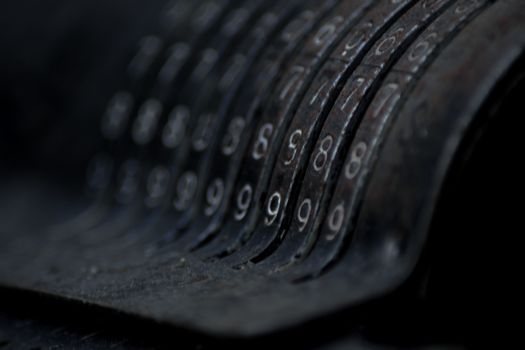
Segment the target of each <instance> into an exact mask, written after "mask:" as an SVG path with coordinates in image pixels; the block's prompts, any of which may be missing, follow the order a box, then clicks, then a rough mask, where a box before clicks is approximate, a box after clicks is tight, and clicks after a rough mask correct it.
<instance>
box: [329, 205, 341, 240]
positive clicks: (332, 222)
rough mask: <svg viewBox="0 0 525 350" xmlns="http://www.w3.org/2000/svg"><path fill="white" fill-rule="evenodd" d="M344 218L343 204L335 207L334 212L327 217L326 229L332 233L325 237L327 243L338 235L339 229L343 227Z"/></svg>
mask: <svg viewBox="0 0 525 350" xmlns="http://www.w3.org/2000/svg"><path fill="white" fill-rule="evenodd" d="M344 216H345V207H344V203H341V204H339V205H338V206H337V207H335V208H334V210H332V212H331V213H330V215H329V216H328V228H329V229H330V231H332V233H331V234H328V235H327V236H326V239H327V240H328V241H332V240H334V239H335V237H336V235H337V234H338V233H339V230H341V227H343V219H344Z"/></svg>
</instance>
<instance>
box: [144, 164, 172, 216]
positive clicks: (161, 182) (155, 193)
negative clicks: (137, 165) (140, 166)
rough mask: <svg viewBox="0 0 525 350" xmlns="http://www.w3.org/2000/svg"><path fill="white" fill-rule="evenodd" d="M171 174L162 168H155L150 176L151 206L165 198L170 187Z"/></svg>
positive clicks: (149, 196)
mask: <svg viewBox="0 0 525 350" xmlns="http://www.w3.org/2000/svg"><path fill="white" fill-rule="evenodd" d="M169 179H170V172H169V171H168V170H167V169H166V168H164V167H162V166H159V167H156V168H154V169H153V170H152V171H151V173H150V174H149V176H148V181H147V191H148V198H149V201H148V202H151V203H150V204H151V206H155V205H157V204H158V201H159V199H161V198H163V197H164V195H165V194H166V191H167V189H168V186H169Z"/></svg>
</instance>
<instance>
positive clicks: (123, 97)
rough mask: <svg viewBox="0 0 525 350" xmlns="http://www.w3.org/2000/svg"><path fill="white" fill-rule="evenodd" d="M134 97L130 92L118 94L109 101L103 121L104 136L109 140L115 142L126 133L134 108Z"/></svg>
mask: <svg viewBox="0 0 525 350" xmlns="http://www.w3.org/2000/svg"><path fill="white" fill-rule="evenodd" d="M133 103H134V102H133V96H131V94H130V93H128V92H118V93H117V94H116V95H115V96H114V97H113V98H112V99H111V101H109V104H108V108H107V110H106V113H105V114H104V118H103V119H102V134H103V135H104V137H106V138H107V139H109V140H115V139H117V138H118V137H120V135H122V132H123V131H124V128H125V126H126V123H127V121H128V119H129V114H130V113H131V109H132V108H133Z"/></svg>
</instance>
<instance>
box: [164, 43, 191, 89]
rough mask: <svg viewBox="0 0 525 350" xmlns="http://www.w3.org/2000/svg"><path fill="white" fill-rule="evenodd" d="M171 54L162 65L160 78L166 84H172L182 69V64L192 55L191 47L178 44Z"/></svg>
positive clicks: (174, 46)
mask: <svg viewBox="0 0 525 350" xmlns="http://www.w3.org/2000/svg"><path fill="white" fill-rule="evenodd" d="M170 51H171V54H170V56H169V57H168V59H167V60H166V62H165V63H164V64H163V65H162V68H161V69H160V72H159V75H158V78H159V80H160V81H161V82H162V83H163V84H164V85H167V84H170V83H171V82H173V80H174V79H175V77H176V76H177V73H178V72H179V70H180V69H181V67H182V63H183V62H184V60H185V59H186V57H188V54H189V53H190V46H189V45H188V44H186V43H183V42H181V43H177V44H175V45H173V47H172V48H171V49H170Z"/></svg>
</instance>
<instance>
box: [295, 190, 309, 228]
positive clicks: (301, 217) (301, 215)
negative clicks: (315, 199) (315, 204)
mask: <svg viewBox="0 0 525 350" xmlns="http://www.w3.org/2000/svg"><path fill="white" fill-rule="evenodd" d="M311 214H312V200H311V199H309V198H307V199H305V200H304V201H303V202H302V203H301V205H300V206H299V209H298V210H297V221H299V232H303V230H304V229H305V227H306V225H307V224H308V220H310V215H311Z"/></svg>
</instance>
